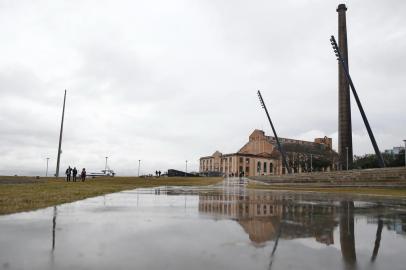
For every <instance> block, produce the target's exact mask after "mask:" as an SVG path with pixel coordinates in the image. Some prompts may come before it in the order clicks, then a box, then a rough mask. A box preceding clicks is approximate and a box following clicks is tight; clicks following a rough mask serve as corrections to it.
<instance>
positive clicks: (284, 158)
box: [258, 90, 291, 174]
mask: <svg viewBox="0 0 406 270" xmlns="http://www.w3.org/2000/svg"><path fill="white" fill-rule="evenodd" d="M258 97H259V101H260V102H261V106H262V108H264V110H265V112H266V116H267V117H268V121H269V123H270V124H271V127H272V131H273V134H274V136H275V139H276V143H277V145H278V150H279V152H280V153H281V155H282V162H283V164H284V165H285V168H286V170H287V171H288V173H289V174H290V173H291V170H290V167H289V164H288V162H287V161H286V155H285V151H283V148H282V146H281V144H280V142H279V138H278V135H277V134H276V131H275V128H274V126H273V124H272V121H271V117H270V116H269V113H268V109H267V108H266V105H265V102H264V100H263V99H262V95H261V92H260V91H259V90H258Z"/></svg>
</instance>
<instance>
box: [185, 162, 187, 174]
mask: <svg viewBox="0 0 406 270" xmlns="http://www.w3.org/2000/svg"><path fill="white" fill-rule="evenodd" d="M186 175H187V160H186V169H185V176H186Z"/></svg>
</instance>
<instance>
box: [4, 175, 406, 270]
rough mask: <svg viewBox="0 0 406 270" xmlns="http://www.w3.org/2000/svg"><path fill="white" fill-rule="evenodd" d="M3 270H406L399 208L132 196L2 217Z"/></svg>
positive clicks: (315, 200)
mask: <svg viewBox="0 0 406 270" xmlns="http://www.w3.org/2000/svg"><path fill="white" fill-rule="evenodd" d="M0 228H1V230H0V269H41V270H43V269H176V270H182V269H204V270H207V269H216V270H220V269H245V270H246V269H311V270H314V269H391V270H394V269H402V270H404V269H405V265H406V201H405V200H404V201H402V200H390V199H384V198H380V199H378V198H367V197H338V196H333V195H317V194H298V193H285V192H266V191H254V190H248V189H245V188H244V186H243V185H241V184H239V182H238V180H228V181H225V182H224V184H223V185H221V186H216V187H212V188H179V187H162V188H155V189H138V190H133V191H125V192H120V193H115V194H110V195H106V196H100V197H96V198H91V199H86V200H83V201H79V202H75V203H69V204H64V205H60V206H56V207H50V208H46V209H42V210H38V211H33V212H26V213H19V214H13V215H6V216H0Z"/></svg>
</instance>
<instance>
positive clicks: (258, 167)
mask: <svg viewBox="0 0 406 270" xmlns="http://www.w3.org/2000/svg"><path fill="white" fill-rule="evenodd" d="M257 172H258V173H260V172H261V162H259V161H258V164H257Z"/></svg>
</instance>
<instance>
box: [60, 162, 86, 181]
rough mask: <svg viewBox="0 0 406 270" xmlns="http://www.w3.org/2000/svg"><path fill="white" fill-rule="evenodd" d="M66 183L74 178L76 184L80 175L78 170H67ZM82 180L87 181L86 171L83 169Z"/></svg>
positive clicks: (69, 168) (74, 168)
mask: <svg viewBox="0 0 406 270" xmlns="http://www.w3.org/2000/svg"><path fill="white" fill-rule="evenodd" d="M65 174H66V182H70V181H71V176H72V181H73V182H76V176H77V174H78V170H77V169H76V167H73V169H72V168H71V167H70V166H69V167H68V168H67V169H66V172H65ZM80 179H81V180H82V182H85V180H86V169H85V168H83V169H82V172H81V173H80Z"/></svg>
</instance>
